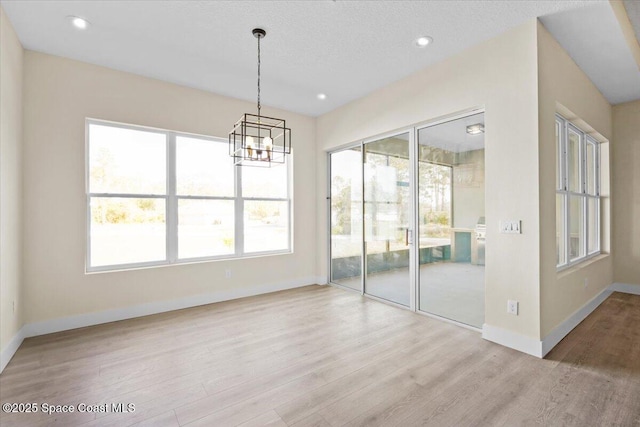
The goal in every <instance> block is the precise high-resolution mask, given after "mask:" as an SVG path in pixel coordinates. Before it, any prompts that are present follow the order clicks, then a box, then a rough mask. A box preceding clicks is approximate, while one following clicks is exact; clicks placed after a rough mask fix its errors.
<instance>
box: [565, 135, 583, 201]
mask: <svg viewBox="0 0 640 427" xmlns="http://www.w3.org/2000/svg"><path fill="white" fill-rule="evenodd" d="M567 156H568V161H569V164H568V168H569V169H568V171H567V172H568V175H569V176H568V178H569V191H573V192H575V193H580V192H582V188H581V187H582V186H581V185H580V136H579V135H578V134H577V133H575V132H573V131H571V130H569V141H568V144H567Z"/></svg>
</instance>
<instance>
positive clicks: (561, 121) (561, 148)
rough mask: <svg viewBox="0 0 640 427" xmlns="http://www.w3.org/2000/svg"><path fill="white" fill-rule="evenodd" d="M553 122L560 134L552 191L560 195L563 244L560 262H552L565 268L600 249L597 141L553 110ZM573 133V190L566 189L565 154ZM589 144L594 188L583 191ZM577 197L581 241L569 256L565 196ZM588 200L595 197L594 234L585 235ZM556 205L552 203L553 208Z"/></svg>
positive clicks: (568, 222) (567, 215)
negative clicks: (576, 170) (591, 244)
mask: <svg viewBox="0 0 640 427" xmlns="http://www.w3.org/2000/svg"><path fill="white" fill-rule="evenodd" d="M555 126H556V129H557V131H558V135H559V136H560V139H559V141H557V140H556V148H555V149H556V155H557V156H559V159H560V161H559V162H558V168H557V170H556V194H557V195H559V196H562V203H563V206H562V221H563V224H564V234H563V236H561V238H562V239H563V240H564V244H563V245H560V246H561V247H564V251H565V252H564V263H559V264H557V265H556V267H557V269H558V270H563V269H565V268H568V267H571V266H574V265H576V264H579V263H581V262H583V261H585V260H587V259H590V258H592V257H594V256H597V255H599V254H600V253H601V247H600V241H601V238H600V235H601V228H602V215H601V213H600V209H601V203H602V202H601V196H600V144H599V142H598V141H597V140H595V139H594V138H593V137H592V136H591V135H588V134H587V133H586V132H584V131H582V130H581V129H580V128H578V127H577V126H576V125H574V124H573V123H570V122H569V121H568V120H567V119H565V118H564V117H562V116H561V115H559V114H556V120H555ZM570 132H571V133H575V134H577V135H578V137H579V141H580V142H579V161H578V167H579V173H578V177H579V188H578V190H577V191H571V190H570V189H569V173H568V171H569V154H568V148H567V144H568V139H569V133H570ZM589 144H591V145H593V147H594V159H593V160H594V162H595V167H594V168H593V171H594V174H595V176H594V191H593V192H592V193H589V192H588V191H587V188H588V183H587V179H588V178H587V173H588V168H587V146H588V145H589ZM571 196H572V197H579V198H580V200H581V204H582V218H581V220H582V229H581V232H582V235H583V236H584V239H583V240H582V242H581V247H580V251H579V253H582V254H583V255H579V256H577V257H574V258H571V256H570V255H571V244H570V242H571V240H570V239H571V220H572V218H571V217H570V215H569V211H570V205H569V200H570V197H571ZM589 200H597V203H596V215H597V219H596V222H595V224H596V235H595V236H590V235H589V219H590V218H589V209H588V202H589ZM557 208H558V207H556V209H557ZM591 238H595V239H596V240H595V249H594V250H593V251H591V252H589V241H590V239H591Z"/></svg>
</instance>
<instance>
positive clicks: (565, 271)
mask: <svg viewBox="0 0 640 427" xmlns="http://www.w3.org/2000/svg"><path fill="white" fill-rule="evenodd" d="M610 256H611V254H608V253H600V254H598V255H592V256H591V257H589V258H587V259H584V260H582V261H580V262H578V263H577V264H572V265H569V266H566V267H561V268H559V269H558V270H557V277H558V279H561V278H563V277H566V276H570V275H571V274H573V273H575V272H576V271H578V270H581V269H583V268H585V267H588V266H590V265H591V264H595V263H597V262H600V261H602V260H603V259H606V258H609V257H610Z"/></svg>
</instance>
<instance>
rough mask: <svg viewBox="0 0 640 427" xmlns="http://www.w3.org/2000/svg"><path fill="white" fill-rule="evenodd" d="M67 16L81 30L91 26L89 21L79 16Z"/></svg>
mask: <svg viewBox="0 0 640 427" xmlns="http://www.w3.org/2000/svg"><path fill="white" fill-rule="evenodd" d="M67 18H68V19H69V21H71V23H72V24H73V26H74V27H76V28H77V29H79V30H85V29H86V28H87V27H88V26H89V21H87V20H86V19H84V18H80V17H79V16H67Z"/></svg>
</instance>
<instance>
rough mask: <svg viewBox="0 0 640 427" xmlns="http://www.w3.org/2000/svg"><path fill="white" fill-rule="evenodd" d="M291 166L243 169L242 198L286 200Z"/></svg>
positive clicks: (280, 165)
mask: <svg viewBox="0 0 640 427" xmlns="http://www.w3.org/2000/svg"><path fill="white" fill-rule="evenodd" d="M288 167H289V165H288V164H287V163H285V164H278V165H273V166H271V167H270V168H258V167H251V166H247V167H243V168H242V170H241V173H242V196H243V197H260V198H274V199H279V198H281V199H284V198H286V197H287V193H288V192H287V186H288V184H287V169H288Z"/></svg>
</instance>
